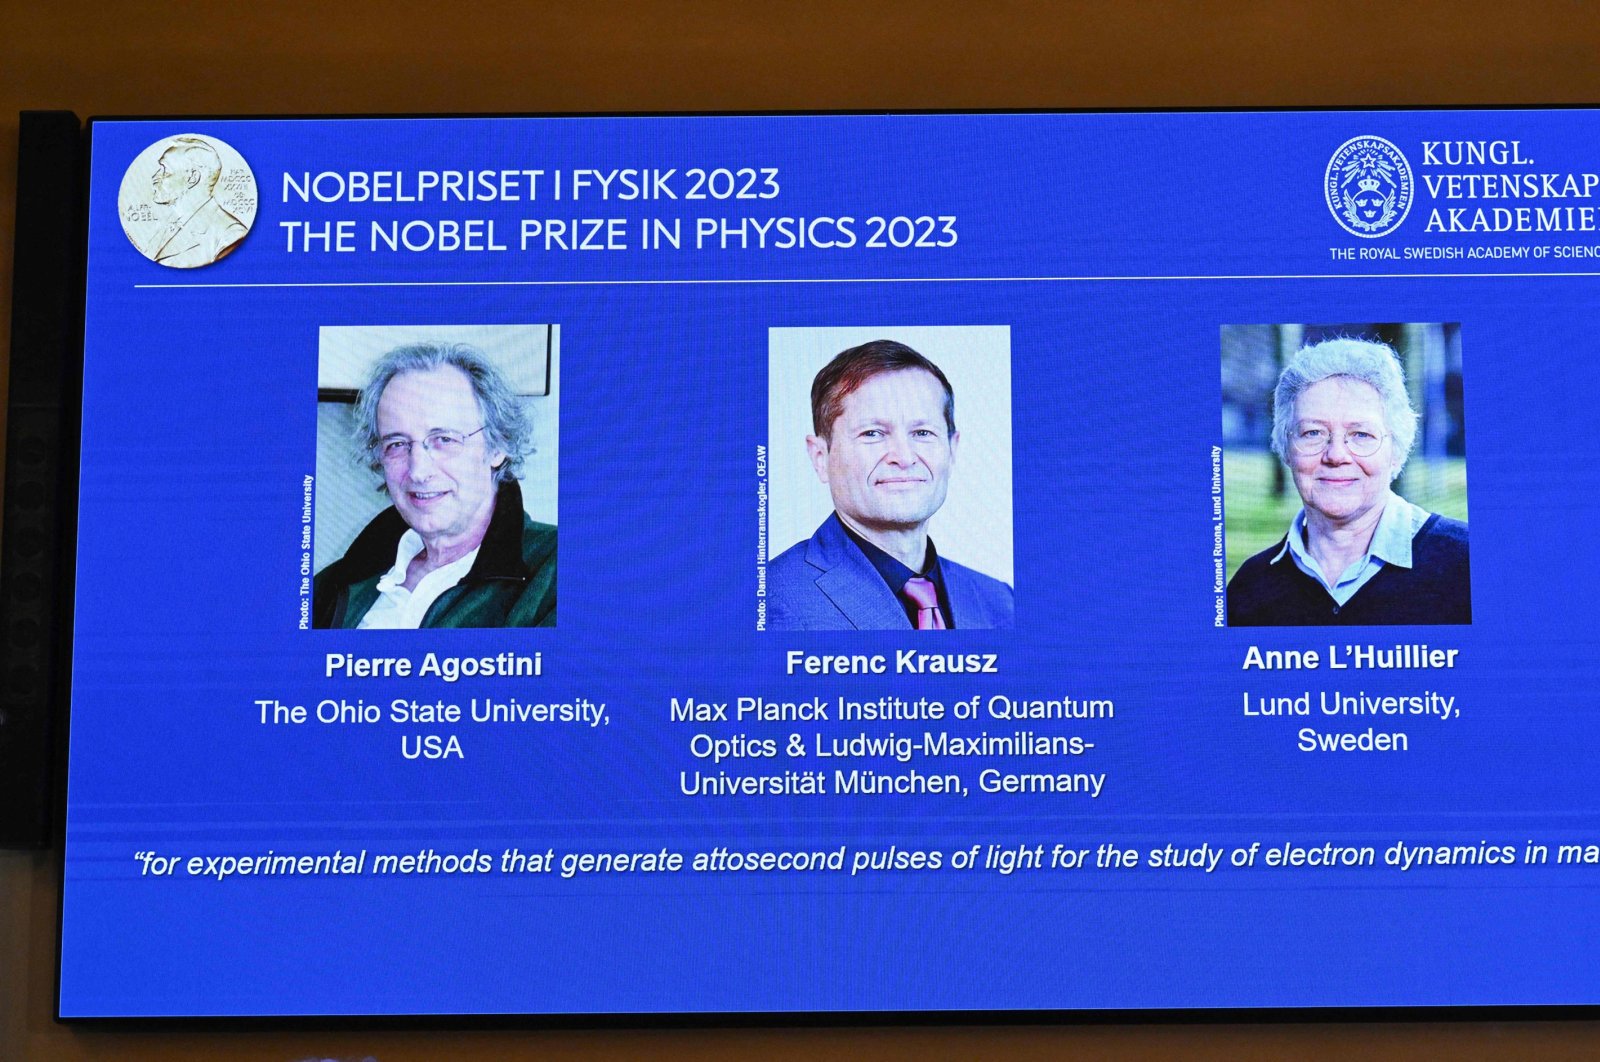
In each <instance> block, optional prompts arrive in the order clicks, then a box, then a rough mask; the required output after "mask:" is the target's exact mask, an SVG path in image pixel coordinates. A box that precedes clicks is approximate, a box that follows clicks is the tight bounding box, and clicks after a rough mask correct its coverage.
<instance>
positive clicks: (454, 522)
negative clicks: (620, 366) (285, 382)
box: [311, 325, 560, 630]
mask: <svg viewBox="0 0 1600 1062" xmlns="http://www.w3.org/2000/svg"><path fill="white" fill-rule="evenodd" d="M559 393H560V330H559V328H558V327H557V326H555V325H459V326H455V325H453V326H442V325H427V326H420V325H419V326H411V325H405V326H373V327H359V326H338V327H332V326H329V327H323V328H322V329H320V337H319V349H318V361H317V464H316V468H317V472H316V484H315V485H316V489H315V507H314V533H313V536H312V540H313V545H314V562H313V565H312V570H313V571H314V572H315V576H314V578H313V580H312V602H311V609H312V624H311V626H313V627H316V628H333V629H349V628H363V629H369V630H371V629H391V630H395V629H399V630H407V629H418V628H424V627H458V628H459V627H469V628H481V627H553V626H555V623H556V526H557V523H558V518H559V513H558V510H557V490H556V480H557V467H558V456H559V452H558V445H557V440H558V433H557V424H558V416H557V410H558V397H559Z"/></svg>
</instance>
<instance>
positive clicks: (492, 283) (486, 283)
mask: <svg viewBox="0 0 1600 1062" xmlns="http://www.w3.org/2000/svg"><path fill="white" fill-rule="evenodd" d="M1527 277H1600V272H1552V273H1219V274H1197V275H1192V276H1182V275H1159V274H1158V275H1151V276H1121V277H1118V276H1078V277H712V278H701V279H694V278H684V279H678V280H672V279H657V280H325V281H306V282H300V281H259V282H246V283H237V284H135V285H134V287H135V288H505V287H639V286H651V285H656V286H674V285H684V284H1040V283H1093V282H1096V281H1099V282H1105V281H1118V282H1120V281H1136V280H1452V279H1464V280H1475V279H1486V278H1487V279H1493V278H1504V279H1516V278H1527Z"/></svg>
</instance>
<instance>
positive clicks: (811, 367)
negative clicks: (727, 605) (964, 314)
mask: <svg viewBox="0 0 1600 1062" xmlns="http://www.w3.org/2000/svg"><path fill="white" fill-rule="evenodd" d="M768 335H769V343H768V420H767V431H768V445H767V452H768V483H769V487H770V489H769V496H768V502H767V509H766V515H767V522H766V529H767V537H766V544H765V549H764V550H762V551H760V552H761V554H762V556H763V558H764V559H763V568H762V572H761V573H760V574H761V579H760V580H758V582H759V584H760V586H761V587H762V588H763V593H762V595H761V596H760V598H759V599H758V611H757V626H758V628H762V629H767V630H915V631H924V630H963V629H985V628H1009V627H1012V626H1013V625H1014V621H1015V594H1014V592H1013V586H1014V583H1015V578H1014V571H1013V553H1012V470H1011V331H1010V328H1009V327H1008V326H1004V325H996V326H968V325H962V326H921V327H895V326H881V327H879V326H869V327H828V328H773V329H770V330H769V334H768Z"/></svg>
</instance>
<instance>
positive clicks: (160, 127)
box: [59, 110, 1600, 1019]
mask: <svg viewBox="0 0 1600 1062" xmlns="http://www.w3.org/2000/svg"><path fill="white" fill-rule="evenodd" d="M1597 132H1600V126H1597V120H1596V117H1595V114H1594V113H1593V112H1589V111H1582V110H1561V111H1538V110H1495V111H1464V110H1463V111H1448V112H1434V111H1414V112H1406V111H1385V112H1331V111H1330V112H1311V113H1306V112H1301V113H1295V112H1263V113H1186V114H1149V113H1138V114H1132V113H1129V114H913V115H817V116H801V115H789V116H760V117H756V116H752V117H731V116H716V117H712V116H708V117H635V118H616V117H606V118H600V117H593V118H481V119H459V118H452V119H361V120H347V119H340V120H335V119H310V120H307V119H302V120H205V119H183V120H103V121H96V122H94V123H92V125H91V135H90V141H91V161H90V165H89V171H90V172H89V195H88V203H87V210H88V223H87V232H88V249H87V266H86V274H87V300H86V317H85V322H84V335H85V339H84V358H83V381H82V384H83V386H82V410H81V413H82V418H81V419H82V432H81V452H80V460H79V467H78V490H79V497H78V505H77V533H76V557H75V572H76V575H75V590H74V600H73V604H72V607H73V615H74V619H73V638H72V646H71V650H72V661H71V697H70V750H69V763H68V787H67V788H68V792H67V808H66V846H65V856H64V859H65V870H64V897H63V908H62V923H61V969H60V1002H59V1005H60V1013H61V1015H62V1016H63V1017H65V1018H107V1017H116V1018H156V1017H215V1016H250V1017H270V1016H313V1015H315V1016H326V1015H364V1016H415V1015H526V1016H557V1015H559V1016H574V1015H577V1016H593V1017H595V1018H597V1019H598V1018H602V1017H605V1016H617V1015H751V1014H755V1015H760V1014H768V1015H782V1014H799V1013H810V1014H834V1015H843V1014H861V1013H894V1014H905V1013H908V1012H974V1013H987V1014H994V1013H996V1012H1030V1011H1032V1012H1041V1011H1051V1012H1060V1011H1077V1012H1122V1011H1141V1012H1148V1011H1152V1010H1157V1011H1203V1010H1210V1009H1218V1008H1225V1009H1236V1008H1262V1009H1285V1008H1295V1009H1299V1008H1356V1007H1360V1008H1368V1007H1460V1006H1505V1005H1513V1006H1516V1005H1520V1006H1537V1005H1576V1004H1594V1003H1596V1002H1597V1001H1600V970H1597V968H1596V965H1595V962H1594V958H1593V956H1594V953H1595V948H1596V945H1597V940H1596V936H1597V928H1600V927H1597V922H1596V915H1595V912H1596V910H1597V908H1600V905H1597V899H1600V897H1597V891H1596V887H1597V880H1600V803H1597V796H1596V793H1597V791H1600V787H1597V785H1596V781H1597V777H1600V776H1597V771H1596V767H1595V763H1594V760H1595V757H1594V750H1595V748H1596V747H1597V742H1600V713H1594V698H1595V694H1594V687H1595V677H1596V661H1597V656H1596V642H1595V637H1594V635H1593V633H1592V632H1591V631H1590V630H1589V629H1588V626H1587V625H1586V623H1585V621H1584V619H1583V616H1584V613H1583V608H1584V605H1585V602H1586V601H1588V600H1589V597H1590V595H1591V593H1593V592H1594V590H1595V589H1596V582H1597V580H1596V576H1595V570H1594V564H1593V562H1592V559H1591V558H1592V555H1591V554H1590V552H1589V551H1588V549H1587V548H1586V547H1585V546H1584V542H1585V540H1586V537H1587V534H1588V529H1589V528H1591V527H1592V526H1593V525H1594V523H1595V520H1596V517H1597V515H1600V514H1597V513H1596V501H1595V499H1596V497H1597V496H1600V481H1597V477H1596V472H1595V466H1594V462H1593V461H1592V460H1591V450H1592V449H1593V441H1592V440H1589V439H1587V438H1583V436H1584V435H1585V433H1586V431H1587V425H1588V423H1589V421H1590V420H1591V419H1592V410H1591V408H1590V406H1589V403H1590V402H1591V401H1593V399H1594V395H1595V393H1596V385H1597V384H1600V369H1597V368H1596V361H1595V358H1594V357H1593V354H1592V347H1593V328H1594V318H1595V312H1596V307H1597V306H1600V210H1597V207H1600V152H1597V149H1596V143H1597V138H1596V133H1597ZM1469 528H1470V536H1469ZM558 570H559V575H558ZM1591 713H1594V714H1591Z"/></svg>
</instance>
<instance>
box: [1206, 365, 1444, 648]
mask: <svg viewBox="0 0 1600 1062" xmlns="http://www.w3.org/2000/svg"><path fill="white" fill-rule="evenodd" d="M1416 436H1417V414H1416V411H1415V410H1413V409H1412V408H1411V400H1410V398H1409V396H1408V395H1407V394H1406V386H1405V377H1404V375H1403V374H1402V373H1401V371H1400V362H1399V359H1398V358H1397V357H1396V355H1395V352H1394V351H1393V350H1391V349H1390V348H1389V347H1387V346H1385V345H1383V344H1382V343H1373V342H1369V341H1367V340H1361V339H1330V340H1326V341H1324V342H1321V343H1316V344H1313V345H1311V346H1307V347H1303V348H1301V349H1300V350H1299V351H1298V352H1297V353H1296V354H1295V355H1294V357H1293V358H1291V359H1290V361H1289V364H1288V366H1287V367H1286V368H1285V369H1284V370H1283V372H1282V374H1281V375H1280V376H1279V377H1278V386H1277V389H1276V390H1275V392H1274V395H1273V415H1272V450H1273V452H1274V453H1276V454H1277V455H1278V458H1279V460H1281V461H1282V462H1283V464H1284V467H1285V468H1287V469H1288V470H1289V474H1290V476H1291V477H1292V478H1293V479H1294V485H1295V489H1296V490H1298V491H1299V492H1300V500H1301V503H1302V507H1301V509H1300V511H1299V512H1298V513H1296V514H1295V517H1294V520H1293V521H1292V522H1291V524H1290V525H1289V532H1288V534H1287V535H1286V536H1285V537H1284V539H1283V541H1281V542H1279V543H1278V544H1277V545H1274V546H1272V547H1271V548H1269V549H1267V550H1264V551H1262V552H1261V553H1258V554H1256V555H1255V556H1254V557H1251V558H1250V559H1249V560H1247V561H1245V562H1244V564H1243V565H1241V566H1240V568H1239V570H1238V572H1236V573H1235V574H1234V577H1233V579H1232V580H1231V581H1230V582H1229V583H1228V624H1229V626H1245V627H1248V626H1295V625H1306V624H1352V625H1354V624H1395V623H1418V624H1435V623H1470V622H1471V621H1472V599H1471V594H1470V588H1469V586H1468V577H1467V571H1468V564H1467V525H1466V524H1464V523H1462V522H1461V521H1459V520H1451V519H1449V518H1447V517H1443V516H1440V515H1438V514H1437V513H1430V512H1428V511H1427V510H1425V509H1421V508H1419V507H1417V506H1415V505H1412V504H1411V503H1410V502H1408V501H1406V500H1405V499H1404V498H1402V497H1400V495H1398V494H1396V493H1395V492H1394V490H1393V487H1392V484H1393V483H1394V480H1395V479H1396V477H1398V476H1399V475H1400V470H1401V469H1402V468H1404V467H1405V463H1406V458H1407V457H1409V456H1410V454H1411V446H1412V444H1413V443H1414V442H1415V441H1416Z"/></svg>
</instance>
